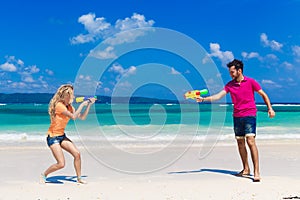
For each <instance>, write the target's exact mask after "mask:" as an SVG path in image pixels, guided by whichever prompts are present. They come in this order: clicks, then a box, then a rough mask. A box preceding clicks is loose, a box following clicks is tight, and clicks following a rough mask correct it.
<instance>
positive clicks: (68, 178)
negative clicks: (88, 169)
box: [46, 176, 87, 184]
mask: <svg viewBox="0 0 300 200" xmlns="http://www.w3.org/2000/svg"><path fill="white" fill-rule="evenodd" d="M82 177H87V176H82ZM64 182H73V183H76V182H77V176H50V177H47V178H46V183H52V184H64Z"/></svg>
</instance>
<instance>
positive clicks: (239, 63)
mask: <svg viewBox="0 0 300 200" xmlns="http://www.w3.org/2000/svg"><path fill="white" fill-rule="evenodd" d="M232 66H235V69H236V70H239V69H241V70H242V72H243V71H244V64H243V62H242V61H241V60H238V59H234V60H233V61H231V62H229V63H228V64H227V67H228V68H230V67H232Z"/></svg>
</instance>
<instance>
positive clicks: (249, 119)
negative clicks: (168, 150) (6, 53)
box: [40, 59, 275, 184]
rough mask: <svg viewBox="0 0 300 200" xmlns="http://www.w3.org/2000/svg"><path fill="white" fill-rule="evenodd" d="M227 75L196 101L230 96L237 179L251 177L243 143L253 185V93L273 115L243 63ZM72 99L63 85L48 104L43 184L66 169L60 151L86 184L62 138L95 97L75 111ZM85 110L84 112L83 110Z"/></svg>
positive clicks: (255, 151) (70, 146)
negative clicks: (220, 87) (212, 91)
mask: <svg viewBox="0 0 300 200" xmlns="http://www.w3.org/2000/svg"><path fill="white" fill-rule="evenodd" d="M227 67H228V69H229V73H230V76H231V78H232V80H231V81H229V82H228V83H227V84H226V85H225V87H224V89H223V90H222V91H220V92H219V93H217V94H215V95H212V96H209V97H205V98H202V97H200V98H198V99H197V102H205V101H208V102H212V101H216V100H219V99H221V98H223V97H224V96H225V95H226V94H227V93H230V96H231V99H232V103H233V104H234V110H233V127H234V133H235V137H236V140H237V145H238V150H239V154H240V157H241V160H242V164H243V170H242V171H241V172H239V173H238V174H237V175H238V176H246V175H250V167H249V163H248V152H247V149H246V143H247V145H248V147H249V149H250V153H251V158H252V162H253V166H254V178H253V181H254V182H259V181H260V180H261V178H260V172H259V158H258V149H257V146H256V142H255V136H256V112H257V109H256V104H255V99H254V92H257V93H258V94H259V95H260V96H261V97H262V98H263V100H264V102H265V104H266V105H267V107H268V115H269V117H270V118H273V117H275V112H274V110H273V108H272V105H271V103H270V100H269V97H268V95H267V94H266V93H265V92H264V91H263V90H262V88H261V86H260V85H259V84H258V83H257V82H256V81H255V80H254V79H252V78H249V77H246V76H244V74H243V67H244V65H243V62H242V61H240V60H237V59H234V60H233V61H231V62H229V63H228V64H227ZM73 99H74V91H73V86H72V85H62V86H61V87H60V88H58V90H57V92H56V93H55V95H54V96H53V98H52V99H51V101H50V104H49V115H50V119H51V124H50V127H49V129H48V136H47V144H48V146H49V148H50V150H51V151H52V154H53V156H54V158H55V159H56V163H55V164H53V165H51V166H50V167H49V168H48V169H46V171H44V172H43V173H42V174H41V177H40V182H41V183H45V182H46V178H47V176H48V175H49V174H50V173H52V172H55V171H57V170H59V169H61V168H63V167H64V166H65V158H64V155H63V150H65V151H67V152H69V153H70V154H71V155H72V156H73V157H74V168H75V172H76V176H77V182H78V183H81V184H83V183H85V181H84V180H82V178H81V158H80V152H79V151H78V149H77V148H76V146H75V145H74V143H73V142H72V141H71V140H70V139H69V138H68V137H67V136H66V135H65V127H66V126H67V123H68V121H69V120H70V119H73V120H75V119H77V118H79V119H81V120H85V119H86V117H87V115H88V113H89V110H90V107H91V105H92V104H94V103H95V100H96V99H95V98H90V99H88V100H87V101H84V102H82V103H81V104H80V105H79V107H78V108H77V110H75V109H74V107H73V106H72V102H73ZM85 106H86V109H85V110H84V111H83V108H84V107H85Z"/></svg>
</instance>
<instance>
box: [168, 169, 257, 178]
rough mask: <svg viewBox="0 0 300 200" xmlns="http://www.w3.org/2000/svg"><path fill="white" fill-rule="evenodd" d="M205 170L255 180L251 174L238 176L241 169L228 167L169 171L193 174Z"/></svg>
mask: <svg viewBox="0 0 300 200" xmlns="http://www.w3.org/2000/svg"><path fill="white" fill-rule="evenodd" d="M203 172H212V173H218V174H226V175H231V176H235V177H240V178H248V179H251V180H253V178H252V177H251V174H250V175H249V176H248V175H247V176H238V175H237V174H238V173H239V171H232V170H226V169H206V168H204V169H199V170H191V171H178V172H169V173H168V174H192V173H203Z"/></svg>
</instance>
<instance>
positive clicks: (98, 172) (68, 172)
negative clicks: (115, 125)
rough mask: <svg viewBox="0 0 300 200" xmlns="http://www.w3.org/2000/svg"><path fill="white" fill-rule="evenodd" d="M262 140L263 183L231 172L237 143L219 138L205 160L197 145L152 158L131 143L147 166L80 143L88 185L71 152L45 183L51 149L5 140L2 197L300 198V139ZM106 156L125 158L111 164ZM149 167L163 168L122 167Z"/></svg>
mask: <svg viewBox="0 0 300 200" xmlns="http://www.w3.org/2000/svg"><path fill="white" fill-rule="evenodd" d="M257 143H258V148H259V151H260V166H261V176H262V181H261V182H260V183H254V182H253V181H252V176H251V177H246V178H240V177H236V176H233V175H232V174H233V173H235V172H238V171H239V170H241V163H240V158H239V155H238V152H237V147H236V144H235V142H234V141H233V142H232V143H230V142H226V144H223V143H222V141H220V142H218V143H217V144H216V145H215V146H214V147H213V148H212V150H211V151H210V152H209V153H208V154H207V155H206V156H204V157H202V158H201V157H200V156H199V155H200V154H199V152H200V149H199V145H198V144H192V145H191V146H190V148H188V149H186V148H183V147H172V148H169V149H166V153H161V154H160V153H158V154H157V155H155V156H157V159H153V157H151V156H149V154H151V153H149V152H148V150H149V148H147V147H145V148H144V149H143V147H132V146H131V147H130V148H129V147H127V149H126V150H127V152H129V154H128V155H131V154H133V152H134V153H140V152H141V151H143V152H146V153H145V154H144V155H143V157H145V158H146V160H147V158H148V157H147V156H149V163H146V165H145V164H144V163H141V162H140V160H139V159H140V158H138V159H137V160H136V162H133V161H134V159H135V158H134V159H133V160H132V158H131V157H123V156H124V155H122V154H120V153H119V151H114V150H112V149H111V148H101V147H99V148H98V149H96V150H95V151H93V154H94V155H93V154H91V152H90V150H89V149H88V148H87V146H83V145H82V144H80V143H77V146H78V148H79V149H80V151H81V154H82V160H83V163H82V174H83V177H84V179H85V180H87V181H88V184H86V185H77V184H76V182H74V180H75V179H74V178H75V177H74V175H75V173H74V169H73V166H72V158H71V156H70V155H68V154H66V153H65V158H66V167H65V168H64V169H62V170H59V171H57V172H55V173H53V174H51V175H49V177H48V179H49V183H46V184H45V185H41V184H39V183H38V181H39V174H40V173H41V172H42V171H43V170H45V168H46V167H48V166H49V165H50V164H52V163H53V162H54V159H53V158H52V155H51V152H50V150H49V149H48V147H47V146H46V145H45V144H43V143H35V144H34V145H32V144H30V143H26V142H24V143H22V145H20V144H16V145H13V144H10V145H6V144H0V157H1V158H2V162H1V164H0V169H1V171H2V172H4V173H3V175H2V177H1V180H0V182H1V185H2V186H1V188H0V194H1V195H0V199H283V198H285V197H291V196H300V189H299V187H298V186H299V184H300V172H299V170H298V169H299V167H300V162H299V161H300V141H299V140H296V141H292V140H284V141H279V140H271V141H270V140H267V141H266V140H257ZM98 153H99V154H98ZM170 153H172V154H170ZM95 154H97V155H96V156H95ZM176 154H178V155H179V156H178V157H176V159H174V160H171V161H172V162H170V163H163V161H164V160H165V161H168V158H167V157H166V155H176ZM99 155H101V156H103V155H107V157H101V158H102V159H103V160H102V161H104V162H102V161H101V160H100V161H99V159H98V158H99V157H98V158H97V156H99ZM126 155H127V154H126ZM128 155H127V156H128ZM107 158H112V160H113V161H116V160H117V161H120V162H112V165H111V166H108V165H107V163H105V161H106V160H105V159H107ZM112 160H107V161H108V162H109V161H112ZM142 161H143V160H142ZM249 161H250V159H249ZM130 162H131V163H130ZM132 162H133V163H132ZM120 163H121V165H120ZM162 164H164V165H162ZM116 166H117V167H116ZM132 166H134V167H132ZM145 166H147V167H149V166H153V167H157V166H161V168H160V169H158V168H157V169H156V170H153V171H148V172H142V171H140V172H141V173H128V172H126V170H123V171H122V167H123V169H133V170H135V169H136V170H137V171H138V170H141V169H143V168H144V167H145ZM250 166H252V164H251V165H250ZM150 169H151V168H150ZM153 169H154V168H153ZM252 169H253V168H252ZM72 178H73V179H72Z"/></svg>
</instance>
